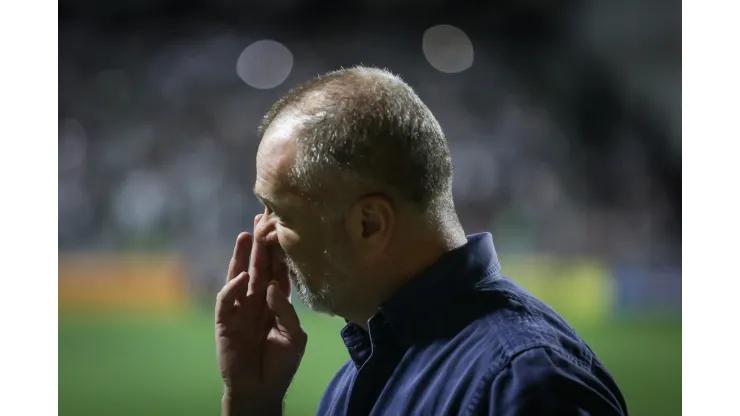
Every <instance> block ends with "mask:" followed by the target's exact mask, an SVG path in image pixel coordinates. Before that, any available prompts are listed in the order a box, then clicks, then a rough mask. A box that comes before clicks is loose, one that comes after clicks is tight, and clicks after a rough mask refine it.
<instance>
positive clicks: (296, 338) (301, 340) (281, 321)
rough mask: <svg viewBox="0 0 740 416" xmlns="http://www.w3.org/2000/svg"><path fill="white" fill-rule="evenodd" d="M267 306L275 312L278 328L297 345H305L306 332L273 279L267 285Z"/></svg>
mask: <svg viewBox="0 0 740 416" xmlns="http://www.w3.org/2000/svg"><path fill="white" fill-rule="evenodd" d="M267 306H268V307H269V308H270V310H271V311H272V313H274V314H275V321H276V323H277V327H278V330H279V331H280V332H281V333H283V335H285V336H286V337H288V338H289V339H290V340H291V341H293V342H294V343H296V344H297V345H299V346H303V345H305V342H306V333H305V332H304V331H303V328H301V322H300V320H299V319H298V314H297V313H296V311H295V308H294V307H293V305H291V303H290V301H288V297H287V296H285V294H283V293H282V291H281V290H280V286H279V285H278V283H277V282H275V281H272V282H270V285H269V286H268V287H267ZM301 344H303V345H301Z"/></svg>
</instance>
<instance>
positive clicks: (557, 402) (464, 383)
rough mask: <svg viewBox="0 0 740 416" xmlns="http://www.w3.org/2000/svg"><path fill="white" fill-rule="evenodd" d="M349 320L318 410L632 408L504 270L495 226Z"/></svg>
mask: <svg viewBox="0 0 740 416" xmlns="http://www.w3.org/2000/svg"><path fill="white" fill-rule="evenodd" d="M368 329H369V330H368V331H367V332H366V331H365V330H364V329H362V328H361V327H359V326H357V325H355V324H352V323H349V324H347V326H346V327H345V328H344V329H343V330H342V337H343V339H344V343H345V345H346V346H347V349H348V350H349V354H350V360H349V361H348V362H347V363H346V364H345V365H344V366H343V367H342V368H341V369H340V370H339V373H338V374H337V375H336V376H335V377H334V379H333V380H332V381H331V383H330V384H329V386H328V388H327V389H326V392H325V393H324V396H323V398H322V400H321V403H320V405H319V409H318V413H317V414H318V415H320V416H326V415H349V416H364V415H393V416H400V415H404V416H405V415H434V416H436V415H450V416H452V415H455V416H457V415H499V416H515V415H516V416H520V415H563V416H568V415H599V416H601V415H604V416H607V415H626V414H627V408H626V405H625V402H624V398H623V397H622V394H621V393H620V391H619V388H618V387H617V385H616V383H615V382H614V380H613V379H612V377H611V376H610V375H609V373H608V372H607V370H606V368H604V366H603V365H602V364H601V363H600V362H599V360H598V359H597V358H596V356H595V355H594V353H593V352H592V351H591V349H590V348H589V347H588V346H587V345H586V343H585V342H584V341H583V340H582V339H581V338H580V337H579V336H578V335H577V334H576V332H575V331H574V330H573V329H572V328H571V327H570V325H568V324H567V323H566V322H565V321H564V320H563V319H562V318H561V317H560V316H559V315H558V314H557V313H555V311H553V310H552V309H551V308H550V307H548V306H547V305H546V304H544V303H543V302H541V301H540V300H538V299H536V298H535V297H534V296H532V295H531V294H529V293H528V292H527V291H525V290H524V289H523V288H521V287H520V286H518V285H517V284H516V283H514V282H513V281H511V280H509V279H508V278H506V277H504V276H502V275H501V274H500V265H499V262H498V258H497V256H496V251H495V249H494V246H493V240H492V238H491V235H490V234H488V233H484V234H476V235H472V236H469V237H468V243H467V244H466V245H465V246H463V247H461V248H459V249H457V250H454V251H451V252H449V253H447V254H445V255H444V256H443V257H442V258H441V259H440V260H439V261H437V263H436V264H435V265H434V266H432V267H430V268H429V269H428V270H427V271H425V272H423V273H422V274H421V275H420V276H418V277H417V278H415V279H413V280H412V281H411V282H410V283H409V284H408V285H406V286H405V287H404V288H403V289H402V290H401V291H400V292H398V293H397V294H396V295H394V296H393V297H392V298H391V299H390V300H389V301H388V302H386V303H385V304H384V305H382V307H381V308H379V311H378V313H377V314H376V315H374V316H373V317H372V318H371V319H370V320H369V321H368Z"/></svg>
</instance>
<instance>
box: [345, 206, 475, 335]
mask: <svg viewBox="0 0 740 416" xmlns="http://www.w3.org/2000/svg"><path fill="white" fill-rule="evenodd" d="M466 243H467V238H466V237H465V232H464V231H463V229H462V227H461V226H460V224H459V222H457V221H455V222H454V224H449V225H441V226H437V227H433V228H431V229H425V231H424V232H422V233H419V232H416V233H414V232H401V233H399V237H398V238H396V239H395V241H394V242H393V244H392V245H391V246H390V247H389V250H388V257H387V258H386V260H385V261H384V262H383V263H384V265H389V266H390V267H392V269H385V270H383V271H380V272H378V273H377V274H376V276H377V275H380V276H383V277H382V278H373V279H371V282H370V285H371V286H369V287H368V291H367V292H366V293H362V294H361V298H362V300H360V299H357V300H356V302H354V305H353V307H352V310H351V311H347V313H342V314H340V315H341V316H343V317H344V318H345V319H347V320H349V321H350V322H353V323H355V324H357V325H359V326H360V327H362V328H363V329H365V330H366V331H367V329H368V328H367V322H368V320H369V319H370V318H371V317H372V316H373V315H374V314H375V313H376V312H377V310H378V308H379V307H380V305H382V304H383V303H384V302H386V301H387V300H388V299H390V298H391V297H392V296H393V294H395V293H396V292H397V291H398V290H399V289H401V288H402V287H403V286H404V285H405V284H406V283H408V282H409V281H410V280H411V279H413V278H415V277H416V276H418V275H419V274H421V273H422V272H423V271H425V270H426V269H428V268H429V267H431V266H432V265H434V263H436V262H437V261H438V260H439V258H440V257H442V256H443V255H444V254H446V253H448V252H450V251H452V250H455V249H457V248H459V247H462V246H464V245H465V244H466Z"/></svg>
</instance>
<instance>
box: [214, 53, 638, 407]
mask: <svg viewBox="0 0 740 416" xmlns="http://www.w3.org/2000/svg"><path fill="white" fill-rule="evenodd" d="M260 132H261V134H262V141H261V143H260V146H259V150H258V153H257V180H256V183H255V193H256V195H257V196H258V197H259V198H260V199H261V200H262V202H263V203H264V205H265V211H264V213H263V214H260V215H258V216H257V217H256V218H255V221H254V234H253V235H252V234H249V233H242V234H241V235H240V236H239V237H238V238H237V242H236V246H235V249H234V255H233V258H232V260H231V264H230V265H229V271H228V282H227V284H226V286H225V287H224V288H223V290H222V291H221V292H220V293H219V295H218V301H217V306H216V343H217V349H218V359H219V366H220V370H221V374H222V376H223V379H224V383H225V392H224V396H223V402H222V408H223V414H224V415H278V414H280V413H281V411H282V403H283V397H284V395H285V393H286V391H287V389H288V387H289V385H290V382H291V379H292V377H293V376H294V375H295V372H296V370H297V369H298V366H299V364H300V361H301V356H302V354H303V352H304V350H305V347H306V342H307V335H306V333H305V332H304V331H303V329H302V328H301V325H300V322H299V319H298V316H297V315H296V312H295V309H294V308H293V306H292V305H291V303H290V292H291V286H293V287H295V288H296V289H297V293H298V294H299V296H300V297H301V300H302V301H303V302H304V303H305V304H306V305H308V306H309V307H311V308H312V309H313V310H315V311H320V312H324V313H328V314H334V315H338V316H341V317H343V318H345V319H346V320H347V322H348V323H347V326H346V327H345V328H344V329H343V331H342V337H343V339H344V343H345V344H346V346H347V349H348V351H349V355H350V357H351V359H350V360H349V361H348V362H347V363H346V364H345V365H344V367H342V369H341V370H339V373H338V374H337V375H336V376H335V378H334V379H333V380H332V381H331V383H330V384H329V386H328V388H327V390H326V392H325V394H324V397H323V399H322V400H321V404H320V406H319V410H318V414H319V415H322V416H324V415H411V414H414V415H461V414H465V415H507V416H508V415H512V416H513V415H626V414H627V410H626V406H625V403H624V399H623V398H622V395H621V393H620V391H619V389H618V388H617V386H616V384H615V383H614V381H613V380H612V378H611V377H610V376H609V374H608V373H607V371H606V369H605V368H604V366H603V365H602V364H601V363H600V362H599V361H598V360H597V359H596V357H595V356H594V354H593V352H592V351H591V350H590V349H589V347H588V346H587V345H586V344H585V343H584V342H583V340H581V338H579V337H578V335H576V333H575V332H574V331H573V329H572V328H571V327H570V326H569V325H568V324H567V323H566V322H565V321H564V320H563V319H562V318H560V317H559V316H558V315H557V314H556V313H555V312H554V311H553V310H552V309H550V308H549V307H548V306H547V305H545V304H544V303H542V302H540V301H539V300H537V299H535V298H534V297H533V296H531V295H530V294H529V293H527V292H526V291H525V290H523V289H522V288H521V287H519V286H517V285H516V284H515V283H514V282H512V281H511V280H509V279H507V278H506V277H504V276H502V275H501V273H500V265H499V262H498V260H497V257H496V252H495V250H494V246H493V241H492V239H491V236H490V234H476V235H472V236H468V237H466V235H465V233H464V232H463V229H462V227H461V226H460V222H459V221H458V218H457V215H456V213H455V207H454V204H453V200H452V189H451V186H452V162H451V158H450V153H449V150H448V147H447V143H446V139H445V137H444V134H443V133H442V129H441V128H440V126H439V124H438V123H437V121H436V119H435V118H434V116H433V115H432V113H431V112H430V111H429V109H428V108H427V107H426V106H425V105H424V103H422V101H421V100H420V99H419V97H418V96H417V95H416V94H415V93H414V92H413V90H412V89H411V88H410V87H409V86H408V85H406V84H405V83H404V82H403V81H401V80H400V79H399V78H398V77H396V76H394V75H392V74H390V73H388V72H386V71H382V70H379V69H372V68H363V67H356V68H352V69H344V70H340V71H336V72H332V73H329V74H327V75H325V76H322V77H319V78H317V79H315V80H313V81H311V82H308V83H306V84H303V85H301V86H299V87H297V88H296V89H294V90H292V91H290V92H289V93H288V94H287V95H286V96H285V97H284V98H282V99H281V100H280V101H278V102H277V103H275V104H274V105H273V107H272V108H271V109H270V111H269V112H268V113H267V115H266V116H265V118H264V120H263V123H262V125H261V129H260Z"/></svg>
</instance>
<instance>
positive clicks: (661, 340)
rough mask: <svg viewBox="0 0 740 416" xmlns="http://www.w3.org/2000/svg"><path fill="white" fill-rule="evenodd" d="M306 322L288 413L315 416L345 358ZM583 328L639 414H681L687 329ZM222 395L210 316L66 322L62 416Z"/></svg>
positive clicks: (325, 326) (327, 322)
mask: <svg viewBox="0 0 740 416" xmlns="http://www.w3.org/2000/svg"><path fill="white" fill-rule="evenodd" d="M302 320H303V323H304V326H305V327H306V330H307V332H308V333H309V346H308V351H307V352H306V356H305V358H304V360H303V364H302V366H301V368H300V370H299V372H298V375H297V376H296V379H295V381H294V382H293V386H292V387H291V390H290V391H289V393H288V398H287V403H286V407H287V408H286V414H288V415H313V414H315V411H316V407H317V405H318V401H319V399H320V397H321V393H322V392H323V390H324V387H325V386H326V384H327V383H328V381H329V380H330V379H331V377H332V376H333V375H334V372H335V371H336V370H337V369H338V368H339V367H340V366H341V364H342V363H343V362H344V361H345V360H346V359H347V352H346V350H345V349H344V345H343V344H342V342H341V339H340V337H339V329H340V328H341V327H342V321H341V320H339V319H332V318H327V317H323V316H320V315H316V314H313V313H304V314H303V317H302ZM576 328H577V329H578V330H579V332H580V333H581V335H582V336H583V338H584V339H585V340H586V341H587V342H588V343H589V344H590V345H591V347H592V348H593V350H594V351H595V352H596V353H597V355H599V357H600V358H601V360H602V361H603V362H604V363H605V364H606V365H607V367H608V368H609V369H610V371H611V372H612V374H613V375H614V377H615V378H616V380H617V382H618V383H619V385H620V387H621V388H622V390H623V392H624V394H625V397H626V399H627V405H628V406H629V408H630V413H631V414H632V415H637V416H641V415H645V416H662V415H680V414H681V323H680V321H678V320H676V321H673V322H667V321H652V322H647V321H645V320H640V321H623V322H613V323H610V324H609V325H607V326H603V327H601V328H589V327H579V326H578V325H576ZM220 397H221V383H220V379H219V376H218V372H217V369H216V364H215V353H214V346H213V330H212V318H211V316H210V315H208V314H206V313H192V314H189V315H188V316H186V317H181V318H170V319H164V318H151V317H140V318H134V317H128V318H122V317H112V316H107V317H104V316H101V315H97V316H95V317H91V316H90V314H88V316H86V317H84V318H83V317H81V315H79V314H75V315H71V314H63V313H62V314H60V318H59V414H60V415H63V416H65V415H66V416H73V415H74V416H89V415H107V416H117V415H127V416H133V415H137V416H148V415H177V416H187V415H199V416H201V415H217V414H219V405H220Z"/></svg>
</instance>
